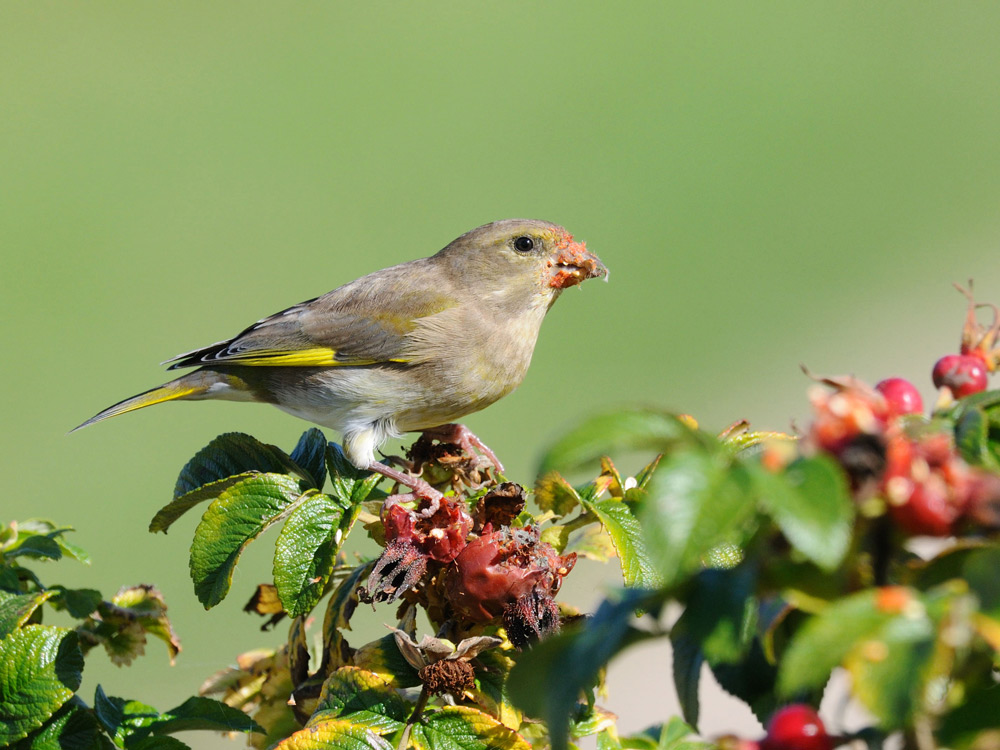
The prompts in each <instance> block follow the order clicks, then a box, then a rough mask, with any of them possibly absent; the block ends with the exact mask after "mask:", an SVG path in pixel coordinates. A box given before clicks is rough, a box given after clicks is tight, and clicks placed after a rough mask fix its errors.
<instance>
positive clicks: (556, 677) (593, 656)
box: [508, 589, 659, 750]
mask: <svg viewBox="0 0 1000 750" xmlns="http://www.w3.org/2000/svg"><path fill="white" fill-rule="evenodd" d="M658 602H659V598H658V595H657V594H653V593H649V592H643V591H640V590H638V589H626V590H625V591H623V592H621V598H620V599H618V600H617V601H611V600H605V601H604V602H602V603H601V606H600V607H598V609H597V612H596V613H594V616H593V617H591V618H590V619H589V620H588V621H587V622H586V624H585V625H584V626H583V627H581V628H579V629H577V630H575V631H564V632H561V633H558V634H556V635H554V636H550V637H548V638H546V639H545V640H543V641H541V642H540V643H538V644H536V645H535V646H534V647H532V648H531V649H530V650H528V651H526V652H525V653H524V654H522V655H521V657H520V658H519V659H518V661H517V664H516V665H515V666H514V669H513V670H511V673H510V677H509V679H508V687H509V690H510V695H511V698H512V699H513V701H514V703H515V705H517V706H518V707H519V708H521V709H522V710H524V712H525V713H527V714H530V715H531V716H537V717H539V718H541V719H543V720H544V721H545V722H546V723H547V724H548V726H549V733H550V736H551V739H552V747H553V750H565V748H566V746H567V740H568V721H569V717H570V716H571V715H572V713H573V711H574V708H575V707H576V703H577V696H579V694H580V692H581V691H582V690H585V689H588V688H590V687H592V686H593V685H594V683H595V681H596V680H597V676H598V672H599V670H600V669H601V667H603V666H604V665H605V664H606V663H607V662H608V660H609V659H610V658H611V657H612V656H614V655H615V654H617V653H618V652H620V651H621V650H623V649H624V648H626V647H628V646H630V645H632V644H633V643H636V642H637V641H639V640H642V639H644V638H647V637H649V634H647V633H643V632H642V631H639V630H636V629H635V628H633V627H632V626H631V620H632V616H633V613H634V612H635V611H636V610H637V609H644V610H645V609H651V608H652V607H654V606H656V605H657V604H658Z"/></svg>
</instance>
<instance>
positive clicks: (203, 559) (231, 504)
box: [190, 474, 302, 609]
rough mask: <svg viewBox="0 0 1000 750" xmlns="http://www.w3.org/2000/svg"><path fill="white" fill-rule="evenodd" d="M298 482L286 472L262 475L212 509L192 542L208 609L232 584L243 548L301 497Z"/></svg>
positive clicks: (194, 575)
mask: <svg viewBox="0 0 1000 750" xmlns="http://www.w3.org/2000/svg"><path fill="white" fill-rule="evenodd" d="M301 495H302V492H301V490H300V488H299V483H298V481H297V480H295V479H294V478H292V477H290V476H288V475H286V474H261V475H259V476H255V477H251V478H249V479H244V480H243V481H242V482H240V483H239V484H236V485H233V486H232V487H230V488H229V489H227V490H226V491H225V492H223V493H222V494H221V495H219V497H218V498H216V500H215V501H214V502H213V503H212V504H211V505H210V506H208V510H206V511H205V514H204V515H203V516H202V518H201V523H199V524H198V528H197V530H196V531H195V535H194V542H193V543H192V544H191V563H190V568H191V579H192V580H193V581H194V588H195V593H196V594H197V596H198V600H199V601H200V602H201V603H202V604H203V605H204V606H205V609H209V608H211V607H213V606H215V605H216V604H218V603H219V602H221V601H222V600H223V599H224V598H225V596H226V594H227V593H229V587H230V585H231V584H232V579H233V569H234V568H235V567H236V563H237V562H238V561H239V558H240V555H241V554H242V553H243V549H244V548H245V547H246V545H247V544H249V543H250V542H251V541H253V540H254V539H256V538H257V536H258V535H259V534H260V533H261V532H263V531H264V529H266V528H267V527H268V526H270V525H271V524H272V523H274V521H275V520H277V518H278V517H279V516H280V515H281V513H282V512H283V511H285V510H286V509H287V508H288V506H289V505H291V504H292V503H293V502H295V501H296V500H298V499H299V497H300V496H301Z"/></svg>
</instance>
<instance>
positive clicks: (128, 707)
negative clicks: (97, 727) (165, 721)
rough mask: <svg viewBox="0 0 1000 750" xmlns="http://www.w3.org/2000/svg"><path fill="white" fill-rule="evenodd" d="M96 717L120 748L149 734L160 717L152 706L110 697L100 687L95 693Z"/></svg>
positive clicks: (130, 744)
mask: <svg viewBox="0 0 1000 750" xmlns="http://www.w3.org/2000/svg"><path fill="white" fill-rule="evenodd" d="M94 715H95V716H96V717H97V720H98V721H99V722H100V723H101V726H103V727H104V729H105V731H106V732H107V733H108V734H110V735H111V736H112V737H113V738H114V741H115V744H116V745H117V746H118V747H125V746H126V745H128V746H129V748H130V750H131V746H132V745H133V744H134V742H135V741H137V740H140V739H142V738H143V737H145V736H146V735H148V734H149V729H150V727H151V726H152V724H153V723H154V722H155V721H156V720H157V719H158V718H159V717H160V713H159V711H157V710H156V709H155V708H153V707H152V706H150V705H148V704H146V703H142V702H141V701H136V700H126V699H125V698H118V697H116V696H109V695H107V694H106V693H105V692H104V689H103V688H102V687H101V686H100V685H98V686H97V689H96V690H95V691H94Z"/></svg>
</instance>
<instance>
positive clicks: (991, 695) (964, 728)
mask: <svg viewBox="0 0 1000 750" xmlns="http://www.w3.org/2000/svg"><path fill="white" fill-rule="evenodd" d="M998 716H1000V690H997V687H996V685H995V684H988V685H986V686H982V685H977V686H975V687H974V688H973V689H971V690H969V691H968V692H966V693H965V695H964V696H963V699H962V702H961V703H960V704H959V705H958V706H956V707H955V708H954V709H953V710H952V711H950V712H949V713H947V714H946V715H945V716H944V718H943V719H942V720H941V726H940V728H939V729H938V732H937V740H938V742H939V743H940V745H941V747H949V748H954V749H955V750H965V749H966V748H969V747H972V746H973V745H974V743H975V741H976V739H977V738H979V737H980V735H981V733H984V732H993V733H994V734H997V732H998V728H997V717H998ZM989 746H990V745H989V744H988V743H986V742H983V743H981V745H980V747H989Z"/></svg>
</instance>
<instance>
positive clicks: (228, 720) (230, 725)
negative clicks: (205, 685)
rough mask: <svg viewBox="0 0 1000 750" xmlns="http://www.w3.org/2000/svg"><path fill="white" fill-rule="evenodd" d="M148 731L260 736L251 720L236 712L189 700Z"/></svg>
mask: <svg viewBox="0 0 1000 750" xmlns="http://www.w3.org/2000/svg"><path fill="white" fill-rule="evenodd" d="M150 728H151V730H152V732H153V733H154V734H173V733H175V732H187V731H191V730H196V729H201V730H208V731H213V732H263V731H264V730H263V729H262V728H261V727H260V726H258V725H257V722H255V721H254V720H253V719H251V718H250V717H249V716H247V715H246V714H245V713H243V712H242V711H240V710H239V709H238V708H233V707H231V706H227V705H226V704H225V703H222V702H221V701H217V700H214V699H212V698H203V697H198V696H195V697H191V698H188V699H187V700H186V701H184V702H183V703H182V704H181V705H179V706H177V707H176V708H172V709H170V710H169V711H165V712H164V713H163V714H161V715H160V717H159V718H158V719H156V721H154V722H153V723H152V724H151V725H150Z"/></svg>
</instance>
